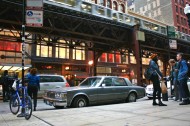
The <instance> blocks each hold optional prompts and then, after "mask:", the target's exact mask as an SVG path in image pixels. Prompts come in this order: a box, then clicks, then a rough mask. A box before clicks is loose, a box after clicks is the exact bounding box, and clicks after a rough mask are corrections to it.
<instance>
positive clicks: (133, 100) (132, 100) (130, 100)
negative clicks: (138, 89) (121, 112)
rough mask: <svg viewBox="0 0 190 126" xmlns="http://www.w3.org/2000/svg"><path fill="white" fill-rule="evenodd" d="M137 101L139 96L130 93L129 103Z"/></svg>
mask: <svg viewBox="0 0 190 126" xmlns="http://www.w3.org/2000/svg"><path fill="white" fill-rule="evenodd" d="M136 100H137V96H136V94H135V93H130V94H129V96H128V98H127V102H136Z"/></svg>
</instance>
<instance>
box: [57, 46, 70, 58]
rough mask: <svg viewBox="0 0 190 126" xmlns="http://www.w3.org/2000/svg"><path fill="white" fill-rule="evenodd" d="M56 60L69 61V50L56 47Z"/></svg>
mask: <svg viewBox="0 0 190 126" xmlns="http://www.w3.org/2000/svg"><path fill="white" fill-rule="evenodd" d="M56 58H63V59H69V48H61V47H56Z"/></svg>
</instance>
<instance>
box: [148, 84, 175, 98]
mask: <svg viewBox="0 0 190 126" xmlns="http://www.w3.org/2000/svg"><path fill="white" fill-rule="evenodd" d="M167 89H168V92H167V93H168V96H171V87H170V81H167ZM173 89H174V86H173V85H172V90H173ZM145 90H146V96H147V97H148V98H149V99H152V98H153V91H154V89H153V84H149V85H147V86H146V88H145ZM161 96H162V94H161Z"/></svg>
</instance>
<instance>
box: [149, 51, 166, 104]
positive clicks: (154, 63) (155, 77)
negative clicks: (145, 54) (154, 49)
mask: <svg viewBox="0 0 190 126" xmlns="http://www.w3.org/2000/svg"><path fill="white" fill-rule="evenodd" d="M150 58H151V60H150V63H149V65H150V69H151V70H152V71H153V73H152V75H151V78H150V80H151V81H152V82H153V89H154V91H153V103H152V105H153V106H155V105H159V106H167V105H166V104H163V103H162V101H161V88H160V80H159V79H160V78H163V76H162V73H161V72H160V70H159V66H158V56H157V54H152V55H151V57H150ZM156 95H157V96H158V101H159V103H157V102H156Z"/></svg>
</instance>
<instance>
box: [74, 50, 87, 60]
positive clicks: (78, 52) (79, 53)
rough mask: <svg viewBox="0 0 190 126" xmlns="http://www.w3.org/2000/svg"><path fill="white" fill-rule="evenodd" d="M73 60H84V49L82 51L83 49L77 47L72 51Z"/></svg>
mask: <svg viewBox="0 0 190 126" xmlns="http://www.w3.org/2000/svg"><path fill="white" fill-rule="evenodd" d="M73 59H75V60H85V49H84V47H77V48H76V49H73Z"/></svg>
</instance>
